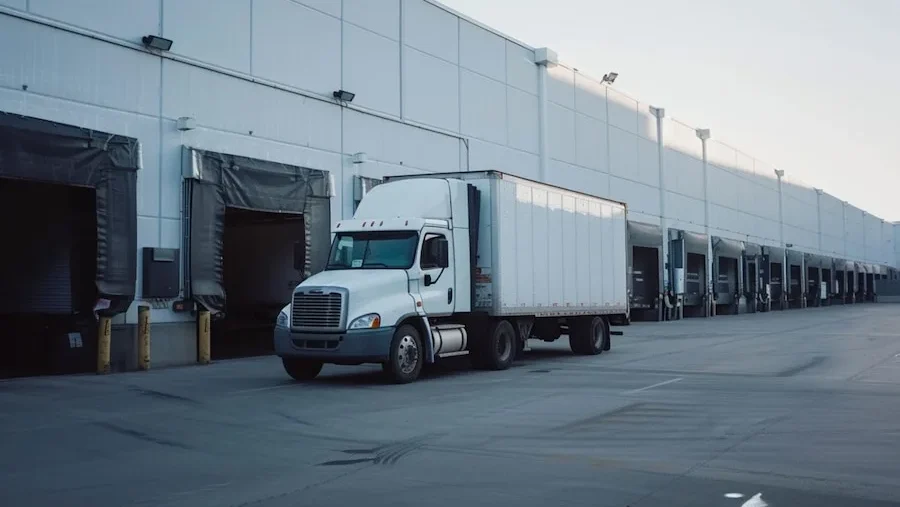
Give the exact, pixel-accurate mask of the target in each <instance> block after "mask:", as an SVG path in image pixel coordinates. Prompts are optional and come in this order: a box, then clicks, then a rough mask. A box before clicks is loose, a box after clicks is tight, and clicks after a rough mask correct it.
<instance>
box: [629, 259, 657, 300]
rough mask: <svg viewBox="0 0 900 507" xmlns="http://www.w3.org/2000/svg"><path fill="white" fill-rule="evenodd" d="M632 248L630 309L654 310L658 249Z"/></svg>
mask: <svg viewBox="0 0 900 507" xmlns="http://www.w3.org/2000/svg"><path fill="white" fill-rule="evenodd" d="M632 248H633V250H632V272H631V283H632V303H631V304H632V308H639V309H652V308H655V307H656V298H657V296H658V294H659V249H658V248H649V247H643V246H635V247H632Z"/></svg>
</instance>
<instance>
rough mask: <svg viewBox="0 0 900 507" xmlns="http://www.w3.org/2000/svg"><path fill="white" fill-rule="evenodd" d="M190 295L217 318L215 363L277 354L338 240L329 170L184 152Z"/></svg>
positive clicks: (213, 342)
mask: <svg viewBox="0 0 900 507" xmlns="http://www.w3.org/2000/svg"><path fill="white" fill-rule="evenodd" d="M183 167H184V171H185V174H184V176H185V193H184V194H185V199H186V202H185V209H187V210H190V212H189V213H186V214H185V225H184V227H185V235H186V236H187V237H188V238H189V240H188V241H186V242H185V244H186V245H187V248H185V249H184V253H183V255H184V257H185V260H184V266H185V276H184V285H185V286H184V291H185V294H187V295H188V296H189V297H190V298H191V299H192V300H193V301H195V302H196V303H197V304H198V305H199V306H200V307H202V308H204V309H206V310H208V311H209V312H210V313H211V315H212V316H213V322H212V329H211V331H212V333H211V352H212V357H213V359H220V358H227V357H240V356H248V355H259V354H266V353H269V352H271V336H272V331H273V329H274V325H275V320H276V317H277V316H278V312H279V311H280V310H281V308H282V307H283V306H284V305H286V304H288V303H289V302H290V298H291V294H292V293H293V288H294V287H295V286H296V284H297V283H299V281H301V280H303V279H305V278H306V277H309V276H311V275H312V274H314V273H317V272H319V271H321V270H322V269H323V268H324V267H325V262H326V260H327V258H328V251H329V248H330V243H331V241H330V239H331V218H330V216H331V212H330V197H329V183H328V177H327V173H325V172H324V171H319V170H314V169H307V168H302V167H297V166H292V165H286V164H281V163H277V162H269V161H264V160H257V159H251V158H246V157H240V156H236V155H230V154H223V153H217V152H209V151H202V150H195V149H192V148H185V151H184V161H183Z"/></svg>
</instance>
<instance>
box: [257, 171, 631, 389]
mask: <svg viewBox="0 0 900 507" xmlns="http://www.w3.org/2000/svg"><path fill="white" fill-rule="evenodd" d="M626 224H627V222H626V207H625V205H624V204H622V203H618V202H614V201H610V200H606V199H601V198H598V197H594V196H590V195H586V194H583V193H579V192H576V191H573V190H568V189H563V188H559V187H554V186H551V185H547V184H543V183H537V182H534V181H530V180H527V179H523V178H519V177H515V176H511V175H507V174H503V173H499V172H495V171H487V172H467V173H446V174H429V175H421V176H418V175H417V176H397V177H389V178H386V179H385V182H384V183H382V184H381V185H378V186H376V187H375V188H374V189H372V190H371V191H370V192H369V193H368V194H367V195H366V196H365V198H364V199H363V200H362V202H361V203H360V205H359V207H358V208H357V211H356V213H355V214H354V217H353V218H352V219H349V220H342V221H341V222H338V223H337V224H336V225H335V227H334V229H333V232H334V239H333V244H332V252H331V255H330V257H329V264H328V266H327V267H326V270H325V271H324V272H322V273H319V274H316V275H314V276H312V277H310V278H309V279H307V280H305V281H304V282H303V283H301V284H300V285H299V286H298V287H297V289H296V290H295V292H294V296H293V300H292V303H291V305H289V306H288V307H286V308H285V309H284V310H283V311H282V315H280V316H279V321H278V325H277V329H276V332H275V335H276V336H275V346H276V352H277V353H278V354H279V355H280V356H282V358H283V359H284V361H285V368H286V369H287V370H288V372H289V373H291V374H292V375H294V376H295V377H298V378H301V377H310V376H315V374H316V373H318V369H319V368H321V363H341V364H357V363H363V362H379V363H382V364H383V365H385V369H386V370H388V371H389V372H390V373H394V376H395V378H396V380H399V381H409V380H412V379H414V378H415V376H416V375H418V368H420V366H417V367H416V371H415V372H406V373H407V374H404V373H403V371H401V370H404V368H403V366H402V365H403V364H405V365H406V366H409V361H410V359H411V358H410V357H409V355H410V354H412V355H414V356H415V358H414V359H415V360H416V361H417V362H418V363H419V364H421V363H422V362H426V363H427V362H431V361H433V360H435V359H436V358H440V357H446V356H450V355H462V354H470V355H472V358H473V361H474V362H475V363H477V364H480V365H484V366H486V367H489V368H494V369H503V368H505V367H508V365H509V362H510V361H511V360H512V359H514V358H515V356H516V354H517V352H518V351H521V350H522V349H523V348H524V343H525V341H526V340H528V339H530V338H537V339H542V340H545V341H552V340H555V339H557V338H559V337H560V335H561V334H563V333H566V334H569V335H570V342H571V344H572V348H573V351H575V352H580V353H585V354H596V353H600V352H601V351H603V350H604V349H605V350H608V349H609V347H610V330H609V325H610V322H611V321H621V320H627V317H628V293H627V281H626V276H627V248H628V244H627V242H628V238H627V226H626ZM408 335H409V336H408ZM403 343H406V345H407V348H406V349H404V345H403ZM401 363H402V364H401ZM409 373H414V375H412V378H409V377H410V375H409Z"/></svg>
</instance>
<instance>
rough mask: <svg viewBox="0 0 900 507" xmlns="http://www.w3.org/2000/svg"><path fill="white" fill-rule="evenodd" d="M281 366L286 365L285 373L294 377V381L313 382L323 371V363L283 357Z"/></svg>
mask: <svg viewBox="0 0 900 507" xmlns="http://www.w3.org/2000/svg"><path fill="white" fill-rule="evenodd" d="M281 364H283V365H284V371H286V372H287V374H288V375H290V376H291V377H293V379H294V380H312V379H314V378H316V376H317V375H318V374H319V372H320V371H322V362H321V361H311V360H309V359H299V358H295V357H283V358H281Z"/></svg>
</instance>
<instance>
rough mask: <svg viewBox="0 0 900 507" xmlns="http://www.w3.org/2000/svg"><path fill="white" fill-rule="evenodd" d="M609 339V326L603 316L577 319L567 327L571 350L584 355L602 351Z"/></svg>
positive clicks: (592, 354)
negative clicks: (573, 324) (572, 324)
mask: <svg viewBox="0 0 900 507" xmlns="http://www.w3.org/2000/svg"><path fill="white" fill-rule="evenodd" d="M608 340H609V328H608V327H607V325H606V321H605V320H604V319H603V317H586V318H584V319H579V320H578V322H576V324H575V326H570V329H569V346H570V347H571V348H572V352H574V353H576V354H581V355H585V356H594V355H597V354H599V353H601V352H603V349H604V347H605V346H606V343H607V341H608Z"/></svg>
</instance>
